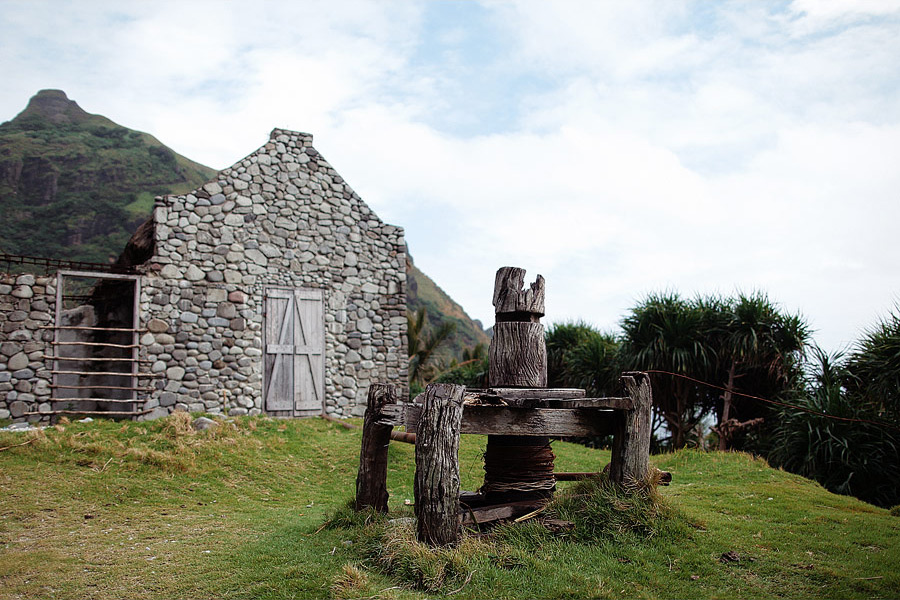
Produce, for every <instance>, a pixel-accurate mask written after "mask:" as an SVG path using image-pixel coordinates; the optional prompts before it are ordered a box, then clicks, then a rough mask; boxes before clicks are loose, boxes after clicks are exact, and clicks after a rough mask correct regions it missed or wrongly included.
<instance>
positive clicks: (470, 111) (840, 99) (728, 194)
mask: <svg viewBox="0 0 900 600" xmlns="http://www.w3.org/2000/svg"><path fill="white" fill-rule="evenodd" d="M83 6H84V5H60V4H58V3H49V2H29V3H12V2H7V3H6V4H4V9H5V10H4V13H3V16H2V17H0V65H2V66H0V68H2V69H3V74H4V76H5V77H4V79H5V80H6V81H9V82H14V85H10V86H7V87H6V88H4V89H2V90H0V110H2V111H3V113H2V114H3V115H4V116H5V117H7V118H8V117H11V116H12V115H14V114H15V113H16V112H17V111H18V110H21V108H22V107H23V106H24V102H25V100H26V99H27V98H28V96H30V95H31V94H33V93H34V92H35V91H36V90H37V89H39V88H41V87H60V88H62V89H65V90H66V91H67V92H68V93H69V95H70V97H71V98H74V99H75V100H77V101H78V102H79V103H80V104H81V105H82V106H83V107H84V108H85V109H87V110H90V111H92V112H99V113H102V114H104V115H106V116H109V117H111V118H113V119H114V120H116V121H118V122H120V123H122V124H123V125H126V126H129V127H134V128H137V129H142V130H146V131H149V132H151V133H153V134H154V135H156V136H157V137H159V138H160V139H161V140H162V141H163V142H164V143H167V144H169V145H170V146H172V147H173V148H175V149H176V150H177V151H179V152H181V153H182V154H185V155H187V156H189V157H191V158H194V159H195V160H199V161H201V162H205V163H207V164H210V165H212V166H215V167H220V168H221V167H224V166H226V165H228V164H230V163H232V162H234V161H236V160H238V159H239V158H241V157H242V156H244V155H246V154H248V153H249V152H251V151H252V150H254V149H255V148H256V147H258V146H259V145H261V144H262V143H264V142H265V140H266V135H267V133H268V131H269V130H270V129H271V128H272V127H275V126H278V127H288V128H292V129H298V130H302V131H307V132H310V133H313V134H314V135H315V143H316V146H317V148H318V149H319V150H320V151H322V152H323V154H324V155H325V156H326V157H327V158H328V159H329V160H330V161H331V162H332V164H333V165H334V166H335V167H336V168H337V170H338V171H339V172H340V173H341V174H342V175H343V176H344V177H345V178H346V179H347V180H348V182H349V183H350V184H351V185H352V186H353V187H354V189H356V191H357V192H359V193H360V194H361V195H362V196H363V198H364V199H366V201H367V202H368V203H369V204H370V205H371V206H372V207H373V208H374V209H375V210H376V211H377V212H378V214H379V215H380V216H381V217H382V218H384V219H385V220H386V221H388V222H393V223H396V224H399V225H403V226H405V227H406V229H407V237H408V240H409V243H410V246H411V249H412V252H413V255H414V256H415V258H416V261H417V263H418V264H419V265H420V266H421V267H422V268H423V270H425V272H427V273H429V274H430V275H431V276H433V277H434V278H435V280H436V281H437V282H438V284H439V285H441V286H442V287H443V288H444V289H445V290H447V291H448V292H449V293H450V294H451V295H452V296H453V297H454V298H455V299H456V300H457V301H459V302H460V303H461V304H462V305H463V306H465V307H466V309H468V310H469V311H470V313H471V314H473V315H474V316H477V317H480V318H481V319H482V320H484V321H485V322H486V324H490V321H491V319H492V314H493V313H492V309H491V306H490V287H491V285H492V282H493V273H494V271H495V270H496V268H497V267H499V266H502V265H506V264H512V265H519V266H523V267H526V268H527V269H528V270H529V274H530V275H531V276H532V277H533V276H534V275H535V274H536V273H537V272H542V273H543V274H544V275H545V276H546V277H547V279H548V310H549V311H550V312H549V313H548V319H549V320H551V321H552V320H562V319H567V318H584V319H587V320H589V321H593V322H595V323H597V324H599V325H603V326H606V327H611V326H613V325H614V324H615V323H616V321H618V319H619V318H620V317H621V316H622V315H623V314H624V313H625V311H626V310H627V309H628V308H630V307H631V306H633V305H634V302H635V301H636V300H637V299H639V298H640V297H642V296H643V295H644V294H646V293H647V292H650V291H653V290H662V289H666V288H669V289H675V290H678V291H680V292H681V293H683V294H686V295H691V294H693V293H695V292H704V293H707V292H722V293H731V292H733V291H734V290H735V289H738V288H740V289H744V290H750V289H757V288H761V289H765V290H767V291H768V292H769V294H770V296H771V297H772V298H773V299H775V300H780V301H782V302H783V303H784V305H785V306H786V307H787V308H788V309H790V310H800V311H802V312H804V313H805V314H808V315H810V317H811V319H812V320H813V321H814V324H815V325H816V326H818V327H820V328H821V333H820V338H819V339H820V341H822V342H823V343H825V344H826V345H831V346H835V345H838V344H840V343H842V342H845V341H849V340H850V339H852V337H853V336H854V335H855V333H856V331H857V330H858V329H859V328H860V327H862V326H864V325H865V324H866V323H869V322H871V321H872V320H873V319H874V317H875V315H876V314H878V313H879V312H884V310H886V308H888V307H889V306H890V304H891V303H892V302H893V299H894V298H896V296H897V293H898V292H897V290H898V288H900V275H898V274H896V273H897V270H896V268H895V267H894V265H893V264H892V263H893V260H892V259H893V258H894V257H895V256H896V255H897V254H898V242H897V238H896V236H895V235H893V234H892V230H891V228H892V227H893V225H894V224H896V223H897V222H898V217H900V214H898V210H900V203H898V202H897V200H898V198H897V192H896V190H897V189H900V187H898V183H900V181H898V179H900V176H898V175H897V171H896V164H897V159H898V157H900V74H898V72H897V70H896V57H897V56H900V36H897V35H896V31H897V26H898V20H900V16H898V15H900V12H898V4H897V3H896V2H893V3H888V2H881V1H880V0H879V1H878V2H873V3H865V2H855V3H843V2H822V1H818V0H817V1H809V2H808V1H806V0H803V1H795V2H793V3H791V4H788V5H783V4H781V3H777V4H772V3H756V2H754V3H724V4H722V3H707V2H689V1H684V2H669V1H666V2H628V3H610V2H552V3H551V2H512V3H504V4H495V3H489V4H486V5H485V9H484V10H483V11H480V12H479V11H473V10H472V9H471V7H472V5H468V4H460V5H453V4H441V5H436V4H430V3H410V2H398V3H390V4H386V3H372V2H352V3H351V2H304V3H280V2H279V3H276V2H268V3H262V4H253V5H250V4H249V3H239V2H232V3H227V4H224V6H225V7H227V10H222V6H223V5H222V4H221V3H199V2H177V3H176V2H165V3H125V4H123V3H117V4H112V3H109V4H107V3H100V2H94V3H90V4H89V6H90V7H91V10H83ZM438 9H439V10H441V11H445V12H444V13H441V15H442V16H443V15H445V14H446V11H453V10H460V11H468V12H465V13H464V14H463V13H460V18H459V19H457V20H455V21H452V22H450V21H448V22H447V23H446V25H443V24H442V22H441V21H440V20H439V19H438V20H435V19H431V20H429V19H428V18H426V17H427V16H428V13H429V11H432V10H438ZM463 17H465V18H466V19H470V18H471V19H474V18H477V19H479V21H478V22H477V23H475V22H463V21H461V20H460V19H462V18H463ZM426 24H427V25H426ZM463 25H465V27H464V26H463Z"/></svg>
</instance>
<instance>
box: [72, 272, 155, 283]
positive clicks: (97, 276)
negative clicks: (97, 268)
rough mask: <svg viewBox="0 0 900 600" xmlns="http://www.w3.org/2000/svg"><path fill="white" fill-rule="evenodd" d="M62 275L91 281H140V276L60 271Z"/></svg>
mask: <svg viewBox="0 0 900 600" xmlns="http://www.w3.org/2000/svg"><path fill="white" fill-rule="evenodd" d="M59 274H60V275H65V276H66V277H89V278H91V279H122V280H126V279H130V280H132V281H134V280H136V279H140V278H141V276H140V275H121V274H118V273H97V272H94V271H68V270H66V271H59Z"/></svg>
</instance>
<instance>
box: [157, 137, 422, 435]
mask: <svg viewBox="0 0 900 600" xmlns="http://www.w3.org/2000/svg"><path fill="white" fill-rule="evenodd" d="M154 220H155V243H156V248H155V252H154V255H153V257H152V258H151V259H150V260H149V261H148V262H147V263H145V264H144V266H143V267H141V268H142V271H143V272H144V274H145V276H144V277H143V278H142V288H141V302H140V315H141V322H142V323H143V324H145V325H146V326H147V328H148V333H146V334H145V335H143V337H142V338H141V358H142V359H143V360H145V361H147V362H146V363H145V364H146V365H148V366H149V371H150V372H151V373H152V374H153V375H155V378H146V379H143V380H142V381H141V384H142V385H149V386H152V387H155V388H156V391H154V392H153V393H152V394H151V397H150V400H149V402H148V403H147V404H146V409H148V410H150V411H152V412H150V413H149V414H148V418H154V417H158V416H162V415H164V414H167V413H168V412H169V411H171V410H175V409H176V408H180V409H185V410H191V411H200V410H205V411H208V412H220V411H226V410H227V411H228V412H229V413H230V414H258V413H259V412H261V411H262V410H263V406H262V388H263V381H262V361H263V359H262V351H263V348H262V344H263V334H262V329H263V314H262V308H263V293H264V290H265V288H266V287H268V286H279V287H291V288H299V287H305V288H318V289H321V290H323V292H324V296H325V345H326V357H325V396H326V407H325V411H326V412H327V413H330V414H336V415H350V414H354V415H360V414H362V412H363V411H364V409H365V395H366V392H367V389H368V386H369V384H370V383H372V382H375V381H388V382H391V383H393V384H395V385H398V386H402V387H403V388H404V389H405V387H406V378H407V354H406V324H407V321H406V274H405V264H406V256H405V245H404V239H403V230H402V229H401V228H398V227H394V226H392V225H387V224H385V223H383V222H382V221H381V220H380V219H379V218H378V217H377V216H376V215H375V214H374V213H373V212H372V211H371V210H370V209H369V207H368V206H366V204H365V203H364V202H363V201H362V200H361V199H360V197H359V196H358V195H357V194H356V193H355V192H354V191H353V190H352V189H351V188H350V187H349V186H348V185H347V184H346V183H345V182H344V180H343V179H342V178H341V177H340V175H338V173H337V172H335V170H334V169H333V168H332V167H331V165H329V164H328V163H327V162H326V161H325V160H324V158H322V156H321V155H320V154H319V153H318V152H317V151H316V150H315V149H314V148H313V146H312V136H311V135H308V134H302V133H297V132H292V131H284V130H277V129H276V130H275V131H273V132H272V134H271V137H270V140H269V142H268V143H267V144H266V145H265V146H263V147H262V148H260V149H259V150H258V151H257V152H256V153H254V154H252V155H250V156H248V157H247V158H245V159H244V160H242V161H240V162H238V163H237V164H235V165H234V166H232V167H231V168H228V169H225V170H224V171H222V172H221V173H220V174H219V177H218V179H217V181H214V182H210V183H208V184H206V185H204V186H203V187H202V188H200V189H198V190H196V191H195V192H193V193H191V194H186V195H182V196H167V197H164V198H158V199H157V205H156V208H155V211H154Z"/></svg>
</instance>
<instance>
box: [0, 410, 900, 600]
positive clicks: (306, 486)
mask: <svg viewBox="0 0 900 600" xmlns="http://www.w3.org/2000/svg"><path fill="white" fill-rule="evenodd" d="M359 444H360V432H359V431H350V430H347V429H344V428H342V427H340V426H338V425H336V424H333V423H329V422H327V421H322V420H318V419H313V420H303V421H283V420H271V419H259V418H256V419H236V420H235V421H234V422H233V423H227V424H224V425H222V426H220V427H219V428H217V429H215V430H210V431H205V432H193V431H192V430H191V429H190V427H189V420H187V419H186V416H184V415H182V416H180V417H176V418H169V419H166V420H163V421H157V422H152V423H132V422H128V423H115V422H107V421H95V422H93V423H86V424H82V423H65V424H63V425H60V426H57V427H56V428H49V429H46V430H44V431H43V432H39V433H15V434H14V433H0V448H2V450H0V598H136V597H141V598H323V597H342V598H362V597H379V598H425V597H429V598H434V597H448V598H489V597H490V598H493V597H496V598H523V597H540V598H607V597H608V598H621V597H628V598H672V597H691V598H769V597H784V598H892V597H897V596H900V572H898V567H900V543H898V542H900V517H895V516H891V514H890V513H889V512H888V511H887V510H882V509H879V508H876V507H873V506H870V505H868V504H865V503H862V502H860V501H858V500H855V499H853V498H848V497H842V496H836V495H833V494H831V493H829V492H827V491H825V490H824V489H822V488H821V487H820V486H819V485H817V484H815V483H813V482H811V481H808V480H805V479H803V478H800V477H797V476H795V475H791V474H788V473H785V472H781V471H777V470H774V469H771V468H769V467H768V466H767V465H766V463H765V462H764V461H761V460H757V459H753V458H751V457H749V456H747V455H743V454H720V453H701V452H696V451H684V452H679V453H675V454H667V455H662V456H657V457H654V463H655V464H656V465H657V466H658V467H659V468H661V469H664V470H668V471H671V472H672V473H673V476H674V481H673V483H672V485H671V486H670V487H668V488H661V495H662V497H663V500H662V502H663V509H662V512H661V513H660V516H659V517H657V518H656V519H654V520H653V522H652V524H651V526H650V527H649V528H643V529H641V528H637V529H628V528H627V527H624V528H623V527H621V526H606V525H604V524H603V523H601V524H600V525H599V527H598V529H596V530H590V531H595V534H594V533H591V534H590V535H584V531H587V530H585V529H582V528H581V526H580V525H579V530H578V532H580V533H577V534H572V535H569V536H566V537H559V536H554V535H551V534H548V533H546V532H545V530H544V529H543V528H541V527H539V526H538V525H537V524H535V523H534V522H530V523H522V524H520V525H516V526H512V527H506V528H504V529H503V530H502V531H501V532H499V533H498V534H497V535H495V536H493V537H478V536H468V537H467V538H466V539H465V541H464V542H463V543H462V544H461V546H460V547H459V548H457V549H452V550H430V549H428V548H424V547H422V546H420V545H418V544H416V543H415V542H414V541H413V539H412V537H413V536H412V533H411V526H410V524H409V521H408V520H404V519H403V518H404V517H409V516H410V515H411V514H412V512H411V509H410V508H409V506H406V503H405V501H406V500H412V483H413V463H414V455H413V452H414V449H413V447H412V446H410V445H407V444H393V443H392V445H391V450H390V465H389V482H388V484H389V489H390V491H391V501H390V506H391V511H392V514H391V515H389V517H391V518H398V517H399V519H398V520H396V521H394V522H393V523H389V522H388V521H387V520H386V519H380V518H377V517H375V516H373V515H366V514H363V515H358V516H353V515H352V514H351V513H350V512H349V511H348V510H347V509H346V508H345V507H346V505H347V502H348V501H349V500H350V499H351V498H352V497H353V493H354V482H355V477H356V468H357V464H358V455H359ZM484 445H485V438H484V437H481V436H463V442H462V449H461V453H460V465H461V469H462V480H463V488H465V489H476V488H477V487H478V486H479V485H480V479H481V473H482V471H481V457H480V454H481V452H483V450H484ZM554 451H555V452H556V455H557V460H556V465H557V469H558V470H567V471H582V470H596V469H600V468H602V466H603V465H604V464H606V462H608V459H609V455H608V453H607V452H604V451H597V450H591V449H587V448H584V447H581V446H576V445H573V444H567V443H562V442H554ZM569 485H570V484H561V492H562V493H563V494H565V493H567V487H568V486H569ZM625 504H627V501H621V500H617V499H615V498H614V499H613V500H611V508H610V507H605V508H604V510H606V512H605V513H603V512H602V511H601V512H600V513H598V514H607V515H608V514H615V512H616V511H624V510H626V509H627V508H628V507H627V506H625ZM590 508H591V507H589V509H590ZM591 514H593V512H591ZM728 552H733V553H734V555H732V556H736V557H738V558H739V560H734V561H724V562H723V560H722V559H721V557H722V555H723V554H726V553H728Z"/></svg>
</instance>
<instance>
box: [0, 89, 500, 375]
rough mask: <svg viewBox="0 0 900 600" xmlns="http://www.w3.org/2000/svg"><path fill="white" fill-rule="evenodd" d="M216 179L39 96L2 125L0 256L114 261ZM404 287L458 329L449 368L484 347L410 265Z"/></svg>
mask: <svg viewBox="0 0 900 600" xmlns="http://www.w3.org/2000/svg"><path fill="white" fill-rule="evenodd" d="M215 175H216V171H215V169H211V168H209V167H205V166H203V165H201V164H199V163H196V162H194V161H192V160H189V159H187V158H185V157H183V156H181V155H179V154H176V153H175V152H173V151H172V150H171V149H169V148H167V147H166V146H164V145H163V144H162V143H161V142H160V141H159V140H157V139H156V138H154V137H153V136H152V135H149V134H147V133H142V132H140V131H134V130H132V129H128V128H126V127H122V126H121V125H118V124H116V123H114V122H113V121H111V120H109V119H107V118H106V117H103V116H101V115H93V114H89V113H87V112H85V111H84V110H82V109H81V107H79V106H78V104H76V103H75V102H74V101H73V100H70V99H69V98H68V97H67V96H66V94H65V92H63V91H61V90H41V91H40V92H38V93H37V94H36V95H35V96H34V97H33V98H31V100H30V101H29V102H28V106H27V107H26V108H25V110H23V111H22V112H21V113H19V114H18V116H16V117H15V118H14V119H13V120H11V121H7V122H5V123H2V124H0V215H2V218H0V253H5V254H16V255H23V256H39V257H44V258H57V259H66V260H79V261H87V262H97V263H100V262H110V261H113V260H115V258H116V257H118V256H119V254H120V253H121V252H122V250H123V249H124V248H125V244H126V242H127V241H128V240H129V238H130V237H131V235H132V233H133V232H134V231H135V230H136V229H137V227H138V226H139V225H140V224H141V223H143V222H144V221H145V220H147V218H148V217H149V216H150V211H151V209H152V208H153V198H154V197H156V196H159V195H163V194H181V193H185V192H188V191H191V190H193V189H196V188H197V187H199V186H201V185H202V184H204V183H206V182H207V181H209V180H210V179H212V178H213V177H214V176H215ZM407 256H409V255H408V254H407ZM407 281H408V283H409V285H408V289H409V300H408V307H409V309H410V310H412V311H416V310H418V309H419V308H420V307H422V306H424V307H425V308H426V310H427V311H428V320H429V322H430V323H431V324H437V323H438V322H440V321H442V320H450V321H453V322H455V323H456V324H457V330H456V333H455V334H454V335H453V336H452V337H451V338H450V339H449V341H448V342H447V343H446V350H445V351H444V354H445V356H446V357H447V358H450V357H454V356H455V357H457V358H458V357H459V355H460V354H461V352H462V349H463V348H466V347H474V346H475V345H476V344H478V343H479V342H483V343H487V341H488V337H487V335H486V334H485V333H484V331H482V328H481V324H480V323H478V322H477V321H473V320H472V319H470V318H469V317H468V315H466V313H465V311H464V310H463V309H462V307H461V306H459V304H457V303H456V302H454V301H453V300H452V299H451V298H450V297H449V296H447V294H445V293H444V292H443V291H442V290H441V288H439V287H438V286H437V285H436V284H435V283H434V281H432V280H431V278H429V277H428V276H427V275H425V274H424V273H422V272H421V271H420V270H419V269H417V268H416V267H415V265H414V264H413V262H412V258H410V259H409V260H408V262H407Z"/></svg>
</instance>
